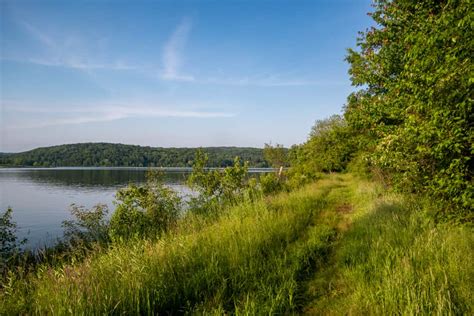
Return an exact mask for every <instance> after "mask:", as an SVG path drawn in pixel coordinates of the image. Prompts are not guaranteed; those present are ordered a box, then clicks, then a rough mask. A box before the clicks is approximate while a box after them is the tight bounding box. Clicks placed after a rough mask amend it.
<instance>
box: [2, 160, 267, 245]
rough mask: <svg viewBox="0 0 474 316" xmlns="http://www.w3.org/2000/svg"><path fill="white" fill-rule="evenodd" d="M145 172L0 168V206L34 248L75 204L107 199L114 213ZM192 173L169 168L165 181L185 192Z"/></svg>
mask: <svg viewBox="0 0 474 316" xmlns="http://www.w3.org/2000/svg"><path fill="white" fill-rule="evenodd" d="M264 171H266V170H264V169H254V170H251V172H264ZM145 174H146V169H145V168H44V169H29V168H21V169H19V168H11V169H10V168H6V169H1V168H0V211H2V212H3V211H4V210H6V208H7V207H12V208H13V219H14V220H15V221H16V222H17V224H18V228H19V229H18V236H19V237H20V238H23V237H26V238H27V239H28V243H27V245H26V246H27V247H29V248H36V247H39V246H43V245H45V244H51V243H53V242H54V241H55V240H56V238H57V237H61V236H62V234H63V229H62V227H61V223H62V221H63V220H65V219H70V218H71V217H70V212H69V210H70V205H71V204H72V203H76V204H77V205H83V206H85V207H88V208H89V207H92V206H94V205H95V204H97V203H104V204H107V205H108V206H109V208H110V211H111V212H112V211H113V208H114V207H113V203H112V201H113V200H114V195H115V192H116V191H117V189H119V188H122V187H125V186H127V184H129V183H143V182H144V181H145ZM188 174H189V170H187V169H179V168H177V169H167V170H166V171H165V172H164V182H165V184H167V185H168V186H170V187H172V188H173V189H175V190H177V191H178V192H180V193H181V194H182V195H187V194H189V193H191V192H190V190H189V189H188V188H187V187H186V186H185V185H184V182H185V180H186V177H187V175H188Z"/></svg>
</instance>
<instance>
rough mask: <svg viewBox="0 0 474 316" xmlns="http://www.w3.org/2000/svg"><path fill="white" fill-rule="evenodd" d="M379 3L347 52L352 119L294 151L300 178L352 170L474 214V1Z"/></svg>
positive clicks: (323, 125)
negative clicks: (368, 24)
mask: <svg viewBox="0 0 474 316" xmlns="http://www.w3.org/2000/svg"><path fill="white" fill-rule="evenodd" d="M373 6H374V10H373V12H372V13H371V14H370V15H371V16H372V19H373V20H374V22H375V26H373V27H371V28H369V29H367V30H366V31H365V32H361V33H360V36H359V38H358V40H357V49H349V50H348V54H347V57H346V60H347V61H348V63H349V64H350V70H349V74H350V77H351V80H352V84H353V86H355V87H356V91H355V92H353V93H352V94H350V95H349V96H348V99H347V104H346V105H345V108H344V113H343V115H335V116H332V117H330V118H328V119H325V120H320V121H317V122H316V124H315V126H314V127H313V129H312V131H311V134H310V136H309V138H308V140H307V141H306V142H305V143H304V144H302V145H298V146H294V147H293V148H292V149H291V150H290V152H289V156H288V159H289V160H290V161H291V165H292V166H293V168H292V171H291V172H292V174H293V181H296V182H306V181H309V180H312V179H314V178H316V177H317V173H318V172H332V171H343V170H351V171H355V172H358V173H362V174H369V175H371V176H373V177H376V178H377V179H379V180H381V181H383V182H384V183H385V184H387V186H390V187H393V188H394V189H396V190H399V191H405V192H415V193H420V194H427V195H429V196H431V197H432V198H433V199H436V200H437V201H439V202H441V203H443V205H444V210H445V212H444V213H445V215H449V216H455V217H457V216H456V215H460V216H461V218H463V219H470V220H472V213H473V212H472V207H473V205H474V200H473V197H474V187H473V169H474V168H473V159H472V156H473V153H474V146H473V140H474V132H473V126H474V112H473V96H474V95H473V91H474V90H473V83H474V80H473V77H472V74H473V65H472V61H471V57H472V56H474V42H473V36H472V34H474V30H473V29H474V24H473V23H472V21H473V10H472V1H470V0H442V1H434V0H428V1H410V0H398V1H388V0H377V1H375V3H374V5H373Z"/></svg>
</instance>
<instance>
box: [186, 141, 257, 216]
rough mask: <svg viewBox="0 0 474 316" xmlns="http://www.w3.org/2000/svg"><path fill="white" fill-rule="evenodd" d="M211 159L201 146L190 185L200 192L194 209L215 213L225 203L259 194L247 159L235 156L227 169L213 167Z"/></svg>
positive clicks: (200, 211)
mask: <svg viewBox="0 0 474 316" xmlns="http://www.w3.org/2000/svg"><path fill="white" fill-rule="evenodd" d="M207 162H208V156H207V155H206V154H205V153H204V152H203V151H202V150H198V151H197V152H196V158H195V161H194V164H193V172H192V173H191V175H190V176H189V178H188V185H189V186H190V187H191V188H192V189H193V190H195V191H196V192H197V196H194V197H191V200H190V202H189V206H190V210H192V211H194V212H198V213H211V212H213V211H214V210H216V209H217V208H219V207H221V206H223V205H236V204H238V203H239V202H240V201H242V200H244V199H245V198H250V199H253V198H254V197H255V196H256V195H257V194H258V192H257V185H256V183H255V181H251V179H249V175H248V163H247V162H245V163H243V164H242V162H241V160H240V158H239V157H235V159H234V164H233V166H230V167H226V168H225V169H224V170H218V169H214V170H210V169H208V168H207V167H206V166H207Z"/></svg>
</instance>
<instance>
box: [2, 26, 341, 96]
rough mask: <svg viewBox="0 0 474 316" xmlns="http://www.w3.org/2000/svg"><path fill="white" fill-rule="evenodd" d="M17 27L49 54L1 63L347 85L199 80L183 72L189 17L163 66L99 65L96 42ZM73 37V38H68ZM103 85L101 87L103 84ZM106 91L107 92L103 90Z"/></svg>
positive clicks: (183, 78) (185, 78)
mask: <svg viewBox="0 0 474 316" xmlns="http://www.w3.org/2000/svg"><path fill="white" fill-rule="evenodd" d="M18 24H19V25H20V26H21V27H22V29H23V30H24V31H25V32H27V33H28V34H29V35H30V37H31V38H32V39H34V40H35V41H37V42H38V43H40V44H41V45H42V46H43V48H44V49H45V51H46V52H47V54H46V55H45V56H32V57H28V58H24V57H22V58H21V59H18V58H12V57H11V56H2V57H1V59H2V60H7V61H15V62H23V63H31V64H35V65H41V66H48V67H64V68H71V69H76V70H78V71H82V72H85V73H87V74H88V75H93V71H94V70H114V71H134V72H138V73H142V74H143V75H146V76H151V77H153V78H155V79H156V73H157V72H158V79H159V80H164V81H169V82H186V83H193V84H203V85H207V84H209V85H222V86H256V87H297V86H334V85H344V84H346V82H340V81H333V80H324V79H323V80H312V79H301V78H288V77H287V76H285V75H275V74H270V75H264V76H255V75H249V76H247V77H234V76H226V77H223V76H219V77H212V76H208V77H205V76H204V77H202V76H201V77H196V76H194V75H192V74H189V73H187V72H186V71H185V70H183V69H182V68H183V67H182V66H183V55H184V48H185V46H186V43H187V41H188V37H189V34H190V32H191V30H192V21H191V19H190V18H186V17H185V18H183V19H182V20H181V22H180V23H179V24H178V25H177V26H176V28H175V29H174V31H173V32H172V33H171V35H170V37H169V39H168V41H166V43H165V44H164V47H163V55H162V65H161V66H157V65H153V64H151V65H146V66H145V65H137V64H130V63H126V62H123V61H120V60H118V61H112V62H105V63H104V62H100V61H97V58H96V57H93V56H94V54H93V53H91V52H94V45H93V44H91V42H92V43H93V41H90V40H88V41H87V45H88V46H91V45H92V46H91V47H83V45H85V44H84V42H83V41H82V42H81V41H80V40H79V39H75V40H74V39H71V38H69V39H66V38H58V37H57V36H53V35H51V34H48V33H47V32H45V31H44V30H42V29H40V28H38V27H36V26H35V25H32V24H31V23H29V22H26V21H24V20H20V19H18ZM69 37H70V36H69ZM71 42H72V43H73V44H71ZM101 86H102V84H101ZM104 90H107V89H105V88H104Z"/></svg>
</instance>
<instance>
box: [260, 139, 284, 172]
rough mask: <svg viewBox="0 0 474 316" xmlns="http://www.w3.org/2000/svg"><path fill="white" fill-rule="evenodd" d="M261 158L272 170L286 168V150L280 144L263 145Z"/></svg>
mask: <svg viewBox="0 0 474 316" xmlns="http://www.w3.org/2000/svg"><path fill="white" fill-rule="evenodd" d="M263 157H264V158H265V160H266V161H267V162H268V163H269V164H270V166H272V167H273V168H281V167H286V166H288V149H286V148H285V147H283V145H281V144H276V145H275V146H272V144H265V146H264V147H263Z"/></svg>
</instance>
